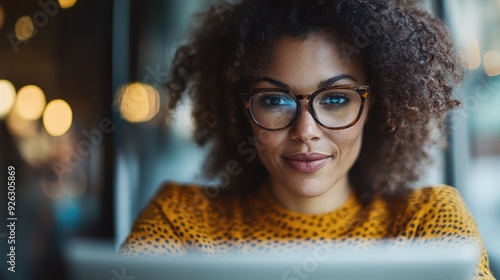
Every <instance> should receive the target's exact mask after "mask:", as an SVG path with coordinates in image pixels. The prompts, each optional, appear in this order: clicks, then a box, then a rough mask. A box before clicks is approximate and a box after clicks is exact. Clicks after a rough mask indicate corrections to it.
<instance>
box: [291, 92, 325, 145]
mask: <svg viewBox="0 0 500 280" xmlns="http://www.w3.org/2000/svg"><path fill="white" fill-rule="evenodd" d="M304 101H305V100H304ZM301 105H302V106H301V107H302V108H301V110H300V113H299V115H298V117H297V119H296V120H295V123H294V124H293V125H292V127H291V130H290V138H291V139H292V140H295V141H300V142H304V143H309V142H311V141H316V140H319V139H320V137H321V136H323V131H322V129H321V126H320V125H319V124H318V123H317V122H316V120H315V119H314V117H313V116H312V113H311V112H310V111H309V106H307V102H304V103H302V104H301Z"/></svg>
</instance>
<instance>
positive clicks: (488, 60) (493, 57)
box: [483, 51, 500, 77]
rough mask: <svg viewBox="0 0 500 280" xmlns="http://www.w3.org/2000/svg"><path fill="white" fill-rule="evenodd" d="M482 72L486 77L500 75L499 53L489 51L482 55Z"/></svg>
mask: <svg viewBox="0 0 500 280" xmlns="http://www.w3.org/2000/svg"><path fill="white" fill-rule="evenodd" d="M483 64H484V71H485V72H486V74H488V76H490V77H493V76H496V75H500V53H498V52H496V51H489V52H487V53H485V54H484V62H483Z"/></svg>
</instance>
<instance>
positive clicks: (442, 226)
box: [407, 185, 478, 237]
mask: <svg viewBox="0 0 500 280" xmlns="http://www.w3.org/2000/svg"><path fill="white" fill-rule="evenodd" d="M407 212H409V213H410V215H411V216H412V219H413V220H414V221H418V223H419V224H420V225H421V226H422V227H421V231H420V232H421V233H422V234H423V235H427V236H429V235H431V236H435V237H437V236H440V235H443V234H446V235H448V236H456V237H475V236H478V231H477V225H476V221H475V220H474V218H473V216H472V214H471V213H470V212H469V209H468V208H467V205H466V203H465V201H464V199H463V198H462V196H461V195H460V192H459V191H458V190H457V189H456V188H454V187H451V186H448V185H436V186H430V187H423V188H419V189H415V190H413V191H412V193H411V194H410V198H409V202H408V206H407Z"/></svg>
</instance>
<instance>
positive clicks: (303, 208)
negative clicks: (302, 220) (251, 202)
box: [271, 176, 352, 214]
mask: <svg viewBox="0 0 500 280" xmlns="http://www.w3.org/2000/svg"><path fill="white" fill-rule="evenodd" d="M271 189H272V192H273V195H274V198H275V199H276V200H277V201H278V202H279V203H280V204H281V205H283V206H284V207H285V208H287V209H288V210H291V211H294V212H299V213H304V214H321V213H328V212H332V211H334V210H336V209H338V208H339V207H340V206H342V205H343V204H344V203H345V202H346V201H347V199H348V198H349V196H350V194H351V191H352V190H351V187H350V184H349V181H348V179H347V176H344V177H343V178H342V179H340V180H339V181H337V182H336V183H335V184H334V185H333V186H331V187H330V188H329V189H328V190H327V191H326V192H324V193H322V194H320V195H317V196H314V197H305V196H300V195H297V194H295V193H292V192H290V191H289V190H288V189H287V188H285V187H283V186H281V185H280V183H279V182H275V181H274V180H271Z"/></svg>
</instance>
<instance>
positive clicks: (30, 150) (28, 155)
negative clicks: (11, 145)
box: [16, 133, 52, 168]
mask: <svg viewBox="0 0 500 280" xmlns="http://www.w3.org/2000/svg"><path fill="white" fill-rule="evenodd" d="M16 146H17V149H18V151H19V154H20V155H21V158H22V159H23V160H24V161H25V162H27V163H28V164H29V165H31V166H32V167H34V168H41V167H44V166H47V164H48V163H50V160H51V155H52V143H51V142H50V136H49V135H47V134H46V133H37V134H35V135H33V136H31V137H26V138H18V139H16Z"/></svg>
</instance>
